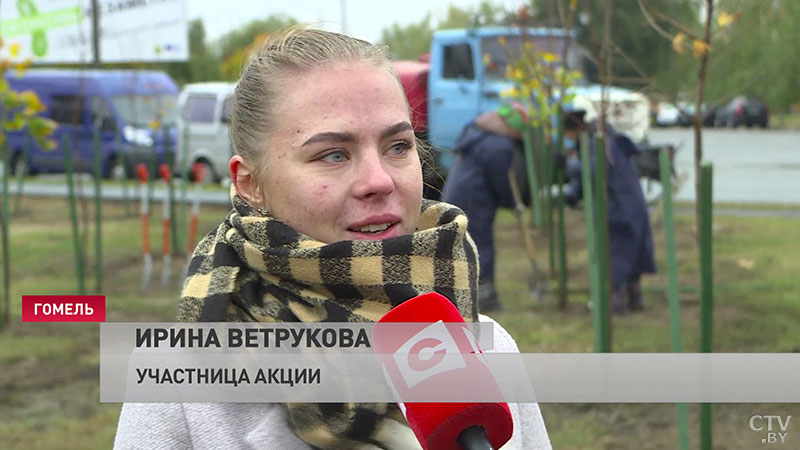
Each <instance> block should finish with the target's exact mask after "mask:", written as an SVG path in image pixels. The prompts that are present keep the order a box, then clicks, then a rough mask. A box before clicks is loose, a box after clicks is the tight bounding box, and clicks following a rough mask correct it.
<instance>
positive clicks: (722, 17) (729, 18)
mask: <svg viewBox="0 0 800 450" xmlns="http://www.w3.org/2000/svg"><path fill="white" fill-rule="evenodd" d="M734 20H735V19H734V17H733V15H732V14H728V13H727V12H725V11H722V12H721V13H719V15H718V16H717V24H718V25H719V26H721V27H727V26H728V25H730V24H731V23H733V21H734Z"/></svg>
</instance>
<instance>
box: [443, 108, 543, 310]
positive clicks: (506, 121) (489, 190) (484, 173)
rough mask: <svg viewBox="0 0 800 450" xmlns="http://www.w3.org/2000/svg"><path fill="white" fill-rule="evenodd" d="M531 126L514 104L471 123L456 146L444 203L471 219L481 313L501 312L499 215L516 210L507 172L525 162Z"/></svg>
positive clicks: (484, 115)
mask: <svg viewBox="0 0 800 450" xmlns="http://www.w3.org/2000/svg"><path fill="white" fill-rule="evenodd" d="M526 122H527V116H526V113H525V110H524V108H523V107H522V105H519V104H517V103H510V104H504V105H502V106H501V107H500V108H499V109H498V110H497V111H487V112H485V113H483V114H481V115H479V116H478V117H477V118H476V119H475V120H474V121H473V122H471V123H469V124H467V125H466V126H465V127H464V130H463V131H462V132H461V135H460V136H459V138H458V140H457V141H456V144H455V146H454V148H453V151H454V152H455V153H456V156H457V159H456V163H455V165H454V166H453V168H452V169H451V170H450V174H449V175H448V177H447V181H446V182H445V185H444V188H443V190H442V201H444V202H447V203H451V204H453V205H456V206H458V207H459V208H461V209H462V210H464V212H465V213H466V214H467V217H469V232H470V235H472V238H473V239H474V240H475V245H476V246H477V247H478V255H479V257H480V259H479V262H480V285H479V289H478V298H479V304H480V309H481V311H487V310H495V309H501V308H502V304H501V303H500V301H499V299H498V297H497V290H496V289H495V283H494V217H495V213H496V212H497V209H498V208H513V207H514V206H515V204H514V196H513V193H512V191H511V183H510V181H509V178H508V176H509V175H508V173H509V169H511V168H512V165H514V164H518V162H521V161H523V159H522V156H521V155H522V135H521V132H522V130H523V129H524V126H525V123H526ZM523 164H524V163H523ZM520 181H526V179H525V178H524V177H521V179H520ZM524 186H525V187H523V188H522V192H525V193H527V188H526V186H527V183H524Z"/></svg>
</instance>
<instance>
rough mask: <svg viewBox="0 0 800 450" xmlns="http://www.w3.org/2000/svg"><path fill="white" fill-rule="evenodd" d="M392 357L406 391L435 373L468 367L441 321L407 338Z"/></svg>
mask: <svg viewBox="0 0 800 450" xmlns="http://www.w3.org/2000/svg"><path fill="white" fill-rule="evenodd" d="M392 356H393V358H394V362H395V364H397V368H398V370H399V372H400V375H401V376H402V377H403V381H405V383H406V386H408V387H409V388H412V387H414V386H416V385H417V384H419V383H421V382H423V381H425V380H427V379H428V378H430V377H433V376H436V375H438V374H441V373H444V372H449V371H451V370H458V369H463V368H466V367H467V363H466V361H464V357H463V356H462V355H461V351H460V350H459V348H458V344H456V341H455V340H454V339H453V336H452V335H451V334H450V332H449V331H448V329H447V326H446V325H445V324H444V322H442V321H441V320H440V321H438V322H435V323H433V324H431V325H429V326H427V327H425V328H424V329H422V330H421V331H420V332H418V333H417V334H415V335H414V336H412V337H411V338H409V339H408V340H407V341H406V342H405V343H403V345H402V346H400V348H398V349H397V351H396V352H395V353H394V355H392Z"/></svg>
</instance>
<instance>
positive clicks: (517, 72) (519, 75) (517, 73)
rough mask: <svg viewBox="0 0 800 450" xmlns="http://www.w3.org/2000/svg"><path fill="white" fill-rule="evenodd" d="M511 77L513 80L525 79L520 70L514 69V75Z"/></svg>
mask: <svg viewBox="0 0 800 450" xmlns="http://www.w3.org/2000/svg"><path fill="white" fill-rule="evenodd" d="M512 75H513V76H512V78H514V79H515V80H521V79H523V78H525V73H524V72H523V71H522V69H514V73H513V74H512Z"/></svg>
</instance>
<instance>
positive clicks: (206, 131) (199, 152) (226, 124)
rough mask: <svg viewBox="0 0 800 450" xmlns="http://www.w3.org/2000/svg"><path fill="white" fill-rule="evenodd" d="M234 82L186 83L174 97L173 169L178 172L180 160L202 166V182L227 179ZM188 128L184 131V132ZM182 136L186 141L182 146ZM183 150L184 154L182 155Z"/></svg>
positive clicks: (181, 162)
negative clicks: (203, 174)
mask: <svg viewBox="0 0 800 450" xmlns="http://www.w3.org/2000/svg"><path fill="white" fill-rule="evenodd" d="M234 88H236V83H228V82H208V83H190V84H186V85H184V86H183V89H182V90H181V94H180V96H179V97H178V111H179V114H178V146H177V151H176V158H175V162H176V164H175V168H176V169H175V170H176V171H177V172H178V173H182V171H183V164H184V161H185V162H186V163H187V164H188V167H189V168H191V167H192V165H193V164H195V163H201V164H204V165H205V166H206V177H205V180H204V181H207V182H219V181H222V180H225V179H226V178H227V177H228V162H229V161H230V159H231V156H232V155H233V144H232V143H231V138H230V117H231V106H232V103H231V102H232V100H233V90H234ZM187 128H188V131H184V130H186V129H187ZM184 137H185V138H186V139H187V140H188V142H186V143H184V142H183V140H184ZM184 151H187V152H188V155H186V156H184V153H183V152H184Z"/></svg>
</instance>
